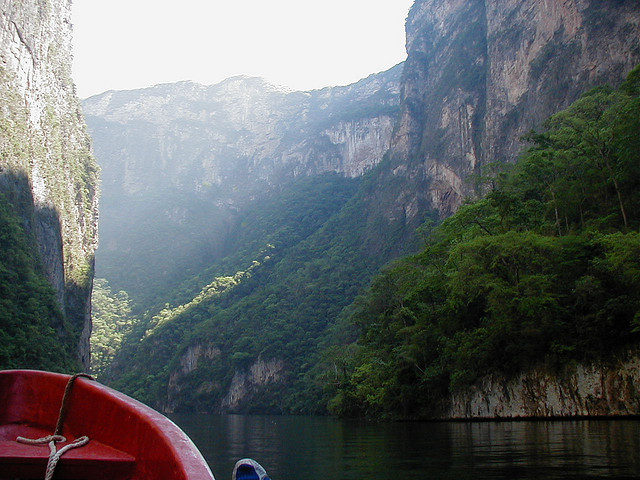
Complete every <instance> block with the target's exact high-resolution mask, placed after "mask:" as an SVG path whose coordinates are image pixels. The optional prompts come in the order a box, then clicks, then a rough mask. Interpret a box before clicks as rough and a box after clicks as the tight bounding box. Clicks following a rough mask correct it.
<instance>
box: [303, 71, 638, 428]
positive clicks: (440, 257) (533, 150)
mask: <svg viewBox="0 0 640 480" xmlns="http://www.w3.org/2000/svg"><path fill="white" fill-rule="evenodd" d="M527 138H528V140H529V141H530V142H531V147H530V148H529V149H528V150H527V151H526V152H525V153H524V154H523V156H522V158H521V159H520V161H519V162H518V163H517V164H516V165H515V166H512V168H506V167H505V168H504V171H503V172H502V173H501V174H500V175H499V176H498V177H497V178H494V179H492V184H493V185H492V187H493V188H492V189H491V191H489V192H488V194H487V195H486V196H485V197H484V198H482V199H481V200H478V201H476V202H474V203H469V204H467V205H464V206H463V207H462V208H461V209H460V210H459V211H458V212H457V213H456V214H455V215H454V216H452V217H451V218H449V219H447V220H446V221H445V222H444V223H443V224H442V225H440V226H438V227H436V228H431V227H426V226H425V227H424V228H423V233H424V236H425V237H426V238H428V242H427V245H426V247H425V248H424V250H423V251H422V252H420V253H419V254H417V255H413V256H410V257H408V258H404V259H402V260H400V261H398V262H396V263H395V264H394V265H392V266H390V267H388V268H387V269H385V271H384V272H383V273H381V274H380V275H379V276H378V277H376V279H375V280H374V281H373V283H372V284H371V286H370V288H369V290H368V292H367V293H366V294H364V295H362V296H360V297H359V298H358V299H357V300H356V302H355V303H354V305H353V306H352V309H353V311H352V312H351V314H350V315H349V316H347V317H345V319H343V322H342V324H341V325H337V326H336V331H340V330H341V331H343V332H345V331H346V332H348V331H349V329H350V328H351V326H355V327H357V329H358V331H359V332H360V333H359V339H358V341H357V343H346V346H344V347H338V346H336V345H333V346H330V347H329V348H327V349H326V350H325V353H324V357H323V358H322V361H320V362H319V365H320V366H321V367H320V368H318V369H317V371H316V378H320V379H324V385H325V395H327V396H330V395H332V396H333V398H332V400H331V402H330V407H331V409H332V411H333V412H335V413H337V414H341V415H367V416H374V415H375V416H380V415H386V416H392V417H405V418H407V417H429V416H431V415H433V414H435V413H438V411H439V409H440V408H441V407H442V406H443V401H446V398H447V396H448V394H449V393H450V392H452V391H457V390H459V389H463V388H465V387H467V386H469V385H471V384H472V383H473V382H474V381H476V380H477V379H479V378H480V377H481V376H483V375H486V374H488V373H498V374H502V375H505V376H510V375H514V374H516V373H518V372H521V371H523V370H526V369H527V368H530V367H531V366H532V365H539V364H543V365H545V366H546V367H547V368H548V369H550V370H551V371H553V370H554V369H559V368H560V367H561V366H564V365H567V364H570V363H571V362H572V361H576V362H590V361H594V360H599V359H600V360H607V359H609V358H611V356H612V355H614V354H615V353H616V352H618V351H619V350H620V349H621V348H622V347H624V346H626V345H630V344H633V343H635V342H637V340H638V333H640V234H639V233H638V228H639V227H640V217H639V216H638V212H639V211H640V188H639V187H640V67H639V68H636V69H635V70H634V71H633V72H631V74H630V75H629V77H628V79H627V81H626V82H625V83H624V84H623V85H622V87H621V88H620V89H618V90H613V89H611V88H608V87H602V88H596V89H594V90H592V91H590V92H589V93H587V94H585V95H584V96H583V97H582V98H581V99H579V100H578V101H576V102H575V103H574V104H573V105H572V106H571V107H570V108H568V109H566V110H565V111H562V112H560V113H558V114H556V115H554V116H553V117H551V118H550V119H549V120H548V121H547V123H546V124H545V125H544V131H542V132H532V133H531V134H530V135H528V137H527Z"/></svg>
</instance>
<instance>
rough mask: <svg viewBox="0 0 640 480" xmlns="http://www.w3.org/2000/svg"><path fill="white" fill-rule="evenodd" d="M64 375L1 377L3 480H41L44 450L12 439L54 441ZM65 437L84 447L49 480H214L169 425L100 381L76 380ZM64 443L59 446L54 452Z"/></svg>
mask: <svg viewBox="0 0 640 480" xmlns="http://www.w3.org/2000/svg"><path fill="white" fill-rule="evenodd" d="M69 379H70V377H69V376H68V375H62V374H57V373H49V372H42V371H34V370H6V371H0V479H5V478H7V479H9V478H44V474H45V469H46V465H47V460H48V457H49V448H48V446H47V445H40V446H38V445H36V446H34V445H25V444H22V443H18V442H17V441H16V437H18V436H22V437H26V438H39V437H43V436H46V435H51V434H52V433H53V432H54V430H55V428H56V423H57V421H58V415H59V413H60V406H61V402H62V397H63V395H64V390H65V387H66V385H67V382H68V381H69ZM67 403H68V413H67V415H66V417H65V421H64V425H63V430H62V434H63V435H64V436H65V437H66V438H67V442H66V443H69V442H72V441H74V440H75V439H77V438H79V437H82V436H87V437H89V443H88V444H87V445H85V446H83V447H80V448H76V449H73V450H69V451H68V452H66V453H65V454H64V456H62V458H61V459H60V461H59V463H58V466H57V467H56V470H55V472H56V473H55V476H54V478H64V479H87V480H89V479H91V480H101V479H104V480H138V479H140V480H142V479H145V480H146V479H149V480H151V479H153V480H213V475H212V473H211V470H210V469H209V467H208V465H207V463H206V461H205V460H204V458H203V457H202V455H201V454H200V452H199V451H198V449H197V448H196V446H195V445H194V444H193V442H191V440H190V439H189V437H187V435H186V434H185V433H184V432H183V431H182V430H180V429H179V428H178V427H177V426H176V425H175V424H174V423H173V422H171V420H169V419H168V418H166V417H165V416H164V415H161V414H160V413H158V412H156V411H155V410H153V409H151V408H149V407H147V406H146V405H144V404H142V403H140V402H138V401H136V400H134V399H132V398H130V397H128V396H126V395H124V394H122V393H120V392H117V391H115V390H113V389H110V388H108V387H105V386H104V385H101V384H100V383H98V382H95V381H92V380H89V379H86V378H78V379H76V380H75V382H74V385H73V389H72V391H71V395H70V396H69V399H68V402H67ZM66 443H61V444H59V446H58V449H60V448H62V447H63V446H64V445H65V444H66Z"/></svg>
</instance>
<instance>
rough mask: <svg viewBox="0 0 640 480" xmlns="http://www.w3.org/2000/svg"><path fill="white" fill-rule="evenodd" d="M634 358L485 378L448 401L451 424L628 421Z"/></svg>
mask: <svg viewBox="0 0 640 480" xmlns="http://www.w3.org/2000/svg"><path fill="white" fill-rule="evenodd" d="M639 387H640V358H639V357H638V355H637V353H634V352H626V355H625V356H624V357H623V358H622V359H620V360H618V361H617V362H611V363H607V364H594V365H587V366H585V365H571V366H567V367H564V368H562V369H561V371H558V372H551V371H550V370H549V369H548V368H540V369H534V370H532V371H530V372H527V373H523V374H520V375H518V376H517V377H515V378H513V379H509V380H507V379H505V378H502V377H499V376H488V377H486V378H484V379H482V380H481V381H480V382H478V383H477V384H476V385H475V386H474V387H473V388H472V389H471V390H470V391H466V392H463V393H458V394H455V395H453V396H452V397H451V406H450V408H449V411H448V412H447V414H446V415H445V416H444V417H445V418H453V419H477V418H520V417H526V418H530V417H533V418H536V417H581V416H589V417H598V416H630V415H638V413H639V412H640V390H639Z"/></svg>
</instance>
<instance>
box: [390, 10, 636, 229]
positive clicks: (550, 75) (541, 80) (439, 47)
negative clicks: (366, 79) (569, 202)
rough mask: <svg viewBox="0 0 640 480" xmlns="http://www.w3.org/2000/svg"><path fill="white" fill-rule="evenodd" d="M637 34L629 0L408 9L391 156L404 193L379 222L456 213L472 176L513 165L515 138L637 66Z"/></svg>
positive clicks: (517, 147) (470, 190)
mask: <svg viewBox="0 0 640 480" xmlns="http://www.w3.org/2000/svg"><path fill="white" fill-rule="evenodd" d="M639 25H640V4H639V3H638V2H635V1H632V0H621V1H617V2H597V1H591V0H561V1H560V0H559V1H546V0H527V1H524V2H523V1H516V0H471V1H462V0H455V1H447V2H444V1H442V0H417V1H416V2H415V4H414V5H413V7H412V9H411V11H410V14H409V17H408V19H407V25H406V30H407V52H408V58H407V61H406V62H405V69H404V72H403V79H402V92H401V97H402V108H401V115H400V121H399V124H398V128H397V130H396V133H395V135H394V137H393V140H392V149H391V157H392V159H393V162H392V165H391V167H392V168H391V170H390V171H391V172H392V173H391V176H394V177H398V178H401V179H402V182H399V183H401V184H402V187H401V189H402V190H401V191H399V192H397V195H396V198H397V199H398V201H397V203H396V204H395V205H394V206H392V207H390V208H389V209H388V211H387V212H385V213H386V215H387V217H389V218H392V217H394V216H398V214H399V213H402V212H406V213H408V214H409V217H408V219H407V221H411V215H412V212H416V213H419V212H423V211H425V210H427V211H428V210H431V209H433V210H435V211H436V212H437V213H438V214H439V215H440V216H441V217H446V216H448V215H450V214H451V213H452V212H454V211H455V210H456V209H457V207H458V206H459V205H460V204H461V203H462V201H463V200H464V198H465V197H467V196H470V195H472V194H473V193H474V192H473V187H472V183H471V182H469V181H468V178H469V176H470V175H471V174H474V173H479V171H480V170H479V169H480V168H481V167H482V166H484V165H486V164H488V163H491V162H511V161H514V160H515V158H516V157H517V154H518V152H519V150H520V149H521V148H522V147H523V144H522V143H521V142H520V136H521V135H522V134H524V133H526V132H527V131H529V130H530V129H532V128H536V127H539V126H540V124H541V122H542V121H543V120H544V119H545V118H547V117H548V116H550V115H551V114H553V113H554V112H556V111H559V110H561V109H563V108H565V107H566V106H568V105H569V104H570V103H571V102H572V101H574V100H575V99H576V98H578V97H579V95H580V94H582V93H583V92H585V91H586V90H588V89H589V88H590V87H592V86H596V85H599V84H602V83H607V82H608V83H611V84H614V85H616V84H619V83H620V82H621V81H622V80H623V79H624V76H625V75H626V73H628V72H629V71H630V70H631V69H632V68H633V67H634V66H635V65H636V64H637V63H640V35H638V32H639V30H640V28H639ZM381 182H383V183H388V182H389V174H386V175H384V176H382V178H381Z"/></svg>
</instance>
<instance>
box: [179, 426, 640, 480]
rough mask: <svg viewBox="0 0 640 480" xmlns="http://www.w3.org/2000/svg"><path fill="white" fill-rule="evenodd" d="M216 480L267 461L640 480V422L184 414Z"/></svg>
mask: <svg viewBox="0 0 640 480" xmlns="http://www.w3.org/2000/svg"><path fill="white" fill-rule="evenodd" d="M171 418H172V419H173V420H174V422H176V423H177V424H178V425H179V426H180V427H181V428H182V429H183V430H184V431H185V432H186V433H187V434H188V435H189V436H190V437H191V438H192V439H193V441H194V442H195V444H196V445H197V446H198V448H199V449H200V451H201V452H202V454H203V455H204V457H205V458H206V459H207V461H208V462H209V465H210V466H211V470H212V471H213V474H214V476H215V477H216V480H230V477H231V471H232V469H233V465H234V464H235V462H236V460H238V459H240V458H243V457H252V458H255V459H256V460H258V461H259V462H260V463H261V464H262V465H263V466H264V467H265V468H266V469H267V472H268V473H269V475H270V476H271V478H272V479H273V480H351V479H353V480H356V479H358V480H396V479H398V480H413V479H416V480H417V479H421V480H425V479H436V480H437V479H475V480H482V479H509V480H511V479H596V478H616V479H623V478H629V479H630V478H640V420H588V421H587V420H584V421H583V420H580V421H554V422H547V421H531V422H529V421H518V422H464V423H462V422H454V423H367V422H360V421H350V420H339V419H335V418H325V417H293V416H253V415H226V416H222V415H199V414H179V415H178V414H176V415H172V416H171Z"/></svg>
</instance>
